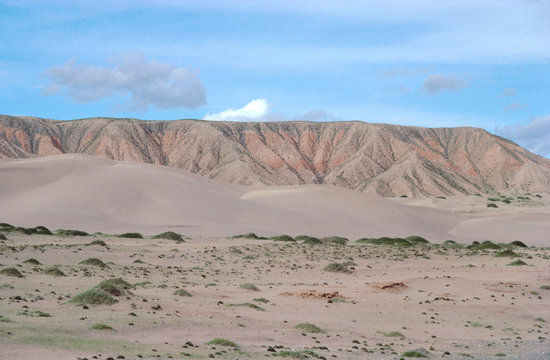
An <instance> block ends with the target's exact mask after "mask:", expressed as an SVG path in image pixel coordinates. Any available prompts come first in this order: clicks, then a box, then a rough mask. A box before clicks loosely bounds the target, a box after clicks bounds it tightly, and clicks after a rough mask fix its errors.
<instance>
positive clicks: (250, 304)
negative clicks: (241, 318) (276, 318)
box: [227, 302, 265, 311]
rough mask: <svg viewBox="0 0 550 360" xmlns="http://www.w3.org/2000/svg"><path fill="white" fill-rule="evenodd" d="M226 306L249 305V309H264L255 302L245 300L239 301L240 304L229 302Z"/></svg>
mask: <svg viewBox="0 0 550 360" xmlns="http://www.w3.org/2000/svg"><path fill="white" fill-rule="evenodd" d="M227 306H230V307H231V306H244V307H249V308H251V309H254V310H258V311H265V309H264V308H263V307H261V306H258V305H256V304H252V303H249V302H246V303H240V304H229V305H227Z"/></svg>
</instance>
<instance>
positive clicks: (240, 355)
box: [0, 155, 550, 359]
mask: <svg viewBox="0 0 550 360" xmlns="http://www.w3.org/2000/svg"><path fill="white" fill-rule="evenodd" d="M491 197H492V198H493V200H490V199H489V197H488V196H470V197H466V196H462V197H458V196H457V197H450V198H446V199H441V198H428V199H408V198H394V199H386V198H380V197H377V196H373V195H368V194H363V193H357V192H353V191H349V190H345V189H339V188H335V187H330V186H289V187H239V186H233V185H228V184H223V183H219V182H216V181H213V180H210V179H207V178H204V177H200V176H197V175H193V174H189V173H186V172H183V171H180V170H176V169H170V168H166V167H161V166H155V165H145V164H134V163H119V162H112V161H107V160H101V159H97V158H93V157H88V156H85V155H62V156H54V157H47V158H38V159H29V160H6V159H3V160H0V204H1V206H0V222H6V223H11V224H13V225H15V226H24V227H34V226H37V225H45V226H47V227H48V228H50V229H52V230H54V229H58V228H65V229H67V228H69V229H79V230H85V231H88V232H90V233H93V232H99V231H101V232H103V233H108V234H120V233H122V232H129V231H138V232H141V233H143V234H145V235H153V234H158V233H161V232H164V231H175V232H178V233H182V234H184V235H186V241H185V242H175V241H170V240H162V239H152V238H150V237H146V238H145V239H124V238H119V237H116V236H113V235H104V234H97V235H94V236H89V237H58V236H45V235H23V234H21V233H17V232H7V233H6V234H5V235H6V237H7V239H6V240H0V271H1V270H3V269H9V268H11V267H13V268H15V269H17V270H18V271H20V272H21V274H22V275H23V277H21V278H18V277H13V276H8V275H6V274H0V359H77V358H79V357H80V358H87V359H109V358H113V359H116V358H126V359H136V358H212V357H214V358H227V359H246V358H265V357H266V356H270V357H271V356H279V357H282V358H284V357H285V356H286V357H287V358H312V359H315V358H319V359H323V358H324V359H331V358H339V359H364V358H367V359H399V358H401V357H403V356H404V355H405V354H406V352H407V351H413V350H418V351H420V352H421V353H426V354H428V355H429V356H431V358H433V359H438V358H446V359H448V358H450V359H464V358H468V357H474V358H478V359H492V358H495V359H496V358H506V359H548V358H549V357H550V341H549V340H548V338H549V334H548V331H549V325H548V324H549V322H550V306H549V305H550V302H549V301H548V299H549V297H550V290H549V289H550V271H549V270H550V249H549V246H550V237H549V236H548V234H550V195H549V194H525V193H524V194H501V195H499V194H495V195H493V196H491ZM506 198H508V199H509V202H510V203H509V204H506V203H505V202H503V200H505V199H506ZM490 202H493V203H495V204H497V206H498V207H497V208H488V207H487V203H490ZM248 232H255V233H257V234H259V235H264V236H271V235H279V234H283V233H286V234H290V235H292V236H296V235H298V234H308V235H313V236H329V235H339V236H346V237H348V238H349V239H350V242H349V243H348V245H344V246H337V245H327V244H323V245H314V246H312V245H305V244H300V243H287V242H278V241H271V240H255V239H233V238H228V237H227V236H231V235H234V234H240V233H248ZM0 233H1V231H0ZM408 235H422V236H424V237H426V238H427V239H428V240H430V241H431V242H432V243H441V242H443V241H445V240H447V239H452V240H455V241H457V242H460V243H471V242H472V241H473V240H478V241H483V240H493V241H495V242H505V243H509V242H511V241H514V240H521V241H523V242H524V243H526V244H527V245H529V246H531V247H530V248H517V249H515V250H514V251H515V252H516V253H518V254H519V255H520V256H521V260H522V261H524V262H525V263H527V265H524V266H508V265H507V264H509V263H510V262H512V261H513V260H514V259H512V258H509V257H504V258H501V257H495V256H494V255H495V252H496V251H495V250H486V251H473V250H470V249H467V248H460V249H445V248H442V247H440V246H439V245H435V246H433V245H432V246H429V247H414V248H398V247H393V246H373V245H368V246H367V245H361V244H355V243H354V241H355V240H356V239H358V238H361V237H378V236H408ZM94 240H102V241H104V242H105V243H106V244H107V246H101V245H90V243H91V242H92V241H94ZM535 246H537V247H535ZM29 258H35V259H37V260H38V261H39V262H40V264H38V265H33V264H29V263H25V262H24V261H25V260H27V259H29ZM88 258H98V259H101V260H102V261H103V262H105V263H107V265H108V267H105V268H101V267H97V266H93V265H81V264H79V262H81V261H82V260H85V259H88ZM334 262H338V263H345V262H349V263H348V268H349V272H330V271H325V270H324V268H325V266H327V265H328V264H330V263H334ZM51 266H57V267H58V269H59V270H61V271H62V272H63V273H64V274H65V275H66V276H60V277H56V276H52V275H48V274H47V273H46V272H45V270H46V269H48V268H49V267H51ZM109 278H122V279H124V280H125V281H128V282H129V283H131V284H133V285H135V287H134V288H132V289H129V290H125V291H123V293H120V294H116V295H119V296H117V297H116V300H117V302H116V303H115V304H113V305H90V306H87V307H86V308H85V307H83V306H82V305H74V304H71V303H68V301H70V300H71V299H73V298H74V297H75V296H76V295H77V294H79V293H82V292H84V291H86V290H89V289H91V288H93V287H95V286H96V285H98V284H99V283H100V282H101V281H103V280H105V279H109ZM243 284H254V285H255V286H256V287H257V291H255V290H250V289H245V288H243V287H241V285H243ZM392 284H393V285H392ZM388 285H390V286H389V287H388ZM178 289H184V290H186V291H188V293H189V295H191V296H179V295H176V294H174V292H175V291H176V290H178ZM329 300H330V301H329ZM41 312H42V313H41ZM45 314H47V315H49V316H44V315H45ZM39 315H43V316H39ZM98 323H103V324H107V325H109V326H110V327H112V328H113V329H112V330H96V329H91V327H92V326H93V325H94V324H98ZM302 323H311V324H314V325H315V326H316V327H318V328H319V329H320V331H321V332H310V331H311V330H312V328H311V327H310V328H309V329H299V328H295V326H296V325H298V324H302ZM215 338H224V339H228V340H230V341H233V342H234V343H235V344H236V346H237V348H234V347H233V346H222V345H208V344H207V342H209V341H210V340H212V339H215Z"/></svg>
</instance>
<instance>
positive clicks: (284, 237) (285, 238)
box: [269, 235, 295, 242]
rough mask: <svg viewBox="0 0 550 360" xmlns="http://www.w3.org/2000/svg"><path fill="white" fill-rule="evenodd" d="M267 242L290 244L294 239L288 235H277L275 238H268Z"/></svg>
mask: <svg viewBox="0 0 550 360" xmlns="http://www.w3.org/2000/svg"><path fill="white" fill-rule="evenodd" d="M269 240H273V241H291V242H294V241H295V240H294V238H293V237H292V236H290V235H277V236H272V237H270V238H269Z"/></svg>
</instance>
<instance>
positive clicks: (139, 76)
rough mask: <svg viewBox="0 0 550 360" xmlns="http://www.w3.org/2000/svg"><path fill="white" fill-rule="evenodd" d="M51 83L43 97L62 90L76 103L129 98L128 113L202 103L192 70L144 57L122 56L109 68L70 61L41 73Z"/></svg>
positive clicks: (200, 86) (202, 92) (199, 85)
mask: <svg viewBox="0 0 550 360" xmlns="http://www.w3.org/2000/svg"><path fill="white" fill-rule="evenodd" d="M45 76H46V77H47V78H49V79H50V80H51V83H50V84H49V85H48V86H47V87H46V88H45V89H44V91H43V94H44V95H53V94H56V93H59V92H60V91H66V93H67V94H68V95H69V97H70V98H71V99H72V100H74V101H76V102H80V103H85V102H92V101H96V100H99V99H102V98H107V97H111V96H114V95H128V94H129V95H130V96H131V100H130V103H129V104H125V105H122V106H123V107H127V108H129V109H131V110H138V111H143V110H148V108H149V107H150V106H155V107H159V108H162V109H168V108H178V107H188V108H196V107H198V106H200V105H203V104H205V103H206V91H205V88H204V86H203V83H202V81H201V80H200V78H199V77H198V75H197V72H196V71H192V70H190V69H187V68H181V67H176V66H174V65H172V64H163V63H159V62H157V61H154V60H152V61H148V60H147V58H146V56H145V55H144V54H133V55H125V56H123V57H121V58H118V59H115V60H114V64H113V65H112V66H101V65H85V64H77V62H76V60H75V59H72V60H70V61H68V62H66V63H65V64H62V65H58V66H54V67H53V68H51V69H48V70H47V71H46V72H45Z"/></svg>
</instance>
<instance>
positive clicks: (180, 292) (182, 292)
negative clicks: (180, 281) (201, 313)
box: [174, 289, 193, 297]
mask: <svg viewBox="0 0 550 360" xmlns="http://www.w3.org/2000/svg"><path fill="white" fill-rule="evenodd" d="M174 295H177V296H187V297H191V296H193V295H191V294H190V293H189V291H187V290H185V289H178V290H176V291H174Z"/></svg>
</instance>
